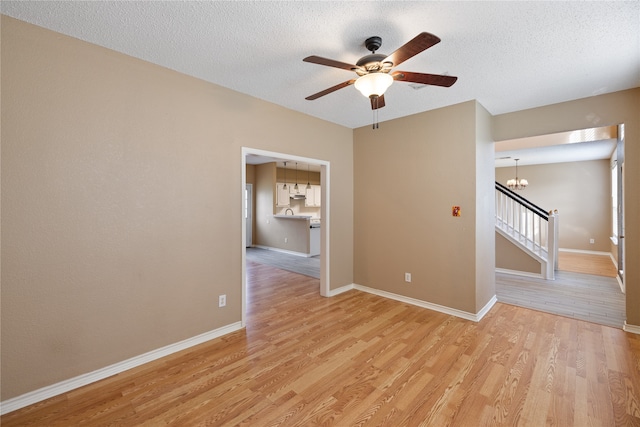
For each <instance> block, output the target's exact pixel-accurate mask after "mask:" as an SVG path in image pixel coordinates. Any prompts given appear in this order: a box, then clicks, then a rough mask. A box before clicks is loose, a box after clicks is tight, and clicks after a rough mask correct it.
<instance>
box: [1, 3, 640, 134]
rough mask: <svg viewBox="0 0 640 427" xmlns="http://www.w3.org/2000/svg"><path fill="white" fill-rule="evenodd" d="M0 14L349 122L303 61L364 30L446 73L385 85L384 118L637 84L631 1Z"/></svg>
mask: <svg viewBox="0 0 640 427" xmlns="http://www.w3.org/2000/svg"><path fill="white" fill-rule="evenodd" d="M0 10H1V11H2V13H3V14H6V15H9V16H12V17H15V18H17V19H21V20H23V21H27V22H31V23H33V24H36V25H40V26H42V27H45V28H49V29H52V30H54V31H57V32H60V33H63V34H67V35H70V36H73V37H77V38H79V39H82V40H86V41H88V42H91V43H94V44H97V45H101V46H105V47H107V48H111V49H114V50H116V51H119V52H123V53H125V54H128V55H131V56H134V57H137V58H141V59H144V60H146V61H149V62H152V63H155V64H159V65H162V66H164V67H168V68H170V69H173V70H177V71H179V72H182V73H185V74H188V75H191V76H195V77H198V78H201V79H203V80H206V81H210V82H212V83H216V84H219V85H221V86H225V87H228V88H231V89H233V90H236V91H239V92H242V93H246V94H249V95H251V96H254V97H257V98H260V99H264V100H266V101H269V102H273V103H275V104H278V105H281V106H284V107H286V108H290V109H292V110H296V111H300V112H303V113H305V114H309V115H311V116H315V117H318V118H321V119H324V120H328V121H330V122H333V123H337V124H340V125H343V126H346V127H349V128H356V127H360V126H365V125H369V124H370V123H371V121H372V112H371V109H370V103H369V100H367V99H365V98H364V97H363V96H362V95H361V94H360V93H358V92H357V91H356V90H355V89H354V88H352V87H347V88H344V89H341V90H339V91H337V92H334V93H332V94H329V95H327V96H324V97H322V98H319V99H317V100H315V101H307V100H305V99H304V98H305V97H306V96H308V95H311V94H313V93H316V92H318V91H320V90H323V89H326V88H328V87H330V86H333V85H336V84H338V83H341V82H343V81H346V80H349V79H351V78H352V77H353V76H354V75H355V74H353V73H352V72H350V71H346V70H341V69H337V68H330V67H325V66H320V65H316V64H310V63H305V62H303V61H302V59H303V58H304V57H306V56H309V55H319V56H323V57H327V58H331V59H335V60H338V61H342V62H347V63H355V62H356V61H357V60H358V59H359V58H360V57H362V56H364V55H366V54H368V53H369V52H368V51H366V49H365V47H364V40H365V39H366V38H368V37H370V36H374V35H377V36H380V37H382V47H381V49H380V50H379V53H386V54H389V53H391V52H392V51H394V50H395V49H397V48H398V47H400V46H401V45H403V44H404V43H406V42H407V41H409V40H410V39H412V38H413V37H414V36H416V35H417V34H418V33H420V32H422V31H427V32H430V33H433V34H435V35H437V36H438V37H440V38H441V39H442V42H440V43H439V44H437V45H435V46H433V47H431V48H430V49H428V50H426V51H424V52H422V53H420V54H418V55H417V56H415V57H413V58H411V59H409V60H407V61H406V62H404V63H403V64H401V65H400V66H399V67H398V69H401V70H405V71H416V72H425V73H433V74H449V75H454V76H457V77H458V81H457V82H456V83H455V84H454V85H453V86H452V87H450V88H442V87H435V86H428V87H424V86H423V87H422V88H420V89H419V90H417V89H415V88H414V87H413V85H410V84H407V83H403V82H395V83H394V84H393V85H392V87H390V88H389V89H388V91H387V93H386V94H385V99H386V107H384V108H382V109H381V110H380V111H379V121H380V122H384V121H385V120H390V119H394V118H398V117H403V116H407V115H411V114H415V113H419V112H423V111H428V110H432V109H435V108H440V107H443V106H447V105H452V104H456V103H459V102H463V101H468V100H473V99H477V100H478V101H479V102H480V103H481V104H482V105H483V106H484V107H485V108H487V110H489V112H490V113H491V114H494V115H495V114H501V113H507V112H511V111H517V110H522V109H527V108H532V107H537V106H541V105H548V104H552V103H557V102H562V101H568V100H573V99H578V98H583V97H588V96H593V95H599V94H602V93H608V92H614V91H619V90H624V89H629V88H633V87H638V86H640V2H638V1H630V2H622V1H620V2H618V1H616V2H537V1H533V2H527V1H513V2H506V1H503V2H454V1H448V2H429V1H423V2H404V1H363V2H360V1H350V2H342V1H340V2H329V1H318V2H316V1H314V2H310V1H255V2H249V1H224V2H223V1H208V2H206V1H205V2H179V1H168V2H159V1H153V2H152V1H106V2H102V1H87V2H75V1H48V2H36V1H7V0H4V1H2V2H0Z"/></svg>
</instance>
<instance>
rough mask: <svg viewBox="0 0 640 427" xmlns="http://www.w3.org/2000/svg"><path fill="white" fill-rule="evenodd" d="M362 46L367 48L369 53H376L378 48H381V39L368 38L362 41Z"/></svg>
mask: <svg viewBox="0 0 640 427" xmlns="http://www.w3.org/2000/svg"><path fill="white" fill-rule="evenodd" d="M364 45H365V46H366V47H367V50H369V51H371V53H376V50H378V49H380V46H382V38H381V37H378V36H373V37H369V38H368V39H366V40H365V41H364Z"/></svg>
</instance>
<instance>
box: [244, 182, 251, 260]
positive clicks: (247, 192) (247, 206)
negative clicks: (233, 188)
mask: <svg viewBox="0 0 640 427" xmlns="http://www.w3.org/2000/svg"><path fill="white" fill-rule="evenodd" d="M252 200H253V184H246V186H245V189H244V220H245V222H246V228H247V234H246V237H247V238H246V242H245V246H246V247H248V248H249V247H251V246H252V245H253V203H251V201H252Z"/></svg>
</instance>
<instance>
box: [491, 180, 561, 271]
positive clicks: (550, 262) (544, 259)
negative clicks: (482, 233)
mask: <svg viewBox="0 0 640 427" xmlns="http://www.w3.org/2000/svg"><path fill="white" fill-rule="evenodd" d="M495 200H496V231H497V232H498V233H500V234H501V235H502V236H504V237H505V238H506V239H507V240H509V241H510V242H511V243H513V244H514V245H516V246H517V247H519V248H520V249H521V250H522V251H524V252H525V253H527V254H528V255H529V256H531V257H532V258H534V259H536V260H537V261H538V262H540V266H541V267H540V274H541V275H542V277H543V278H544V279H547V280H554V279H555V270H557V269H558V212H557V211H556V212H551V211H549V212H546V211H545V210H543V209H542V208H540V207H539V206H536V205H534V204H533V203H531V202H530V201H528V200H527V199H525V198H524V197H522V196H520V195H519V194H517V193H515V192H513V191H511V190H509V189H508V188H507V187H505V186H504V185H502V184H500V183H498V182H496V197H495Z"/></svg>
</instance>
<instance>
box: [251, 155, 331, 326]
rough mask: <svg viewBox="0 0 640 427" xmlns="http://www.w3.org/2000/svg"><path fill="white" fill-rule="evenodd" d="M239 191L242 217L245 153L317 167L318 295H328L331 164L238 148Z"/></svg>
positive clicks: (329, 275)
mask: <svg viewBox="0 0 640 427" xmlns="http://www.w3.org/2000/svg"><path fill="white" fill-rule="evenodd" d="M241 154H242V155H241V164H240V165H241V169H240V170H241V176H242V179H241V181H242V182H241V184H242V186H241V191H242V193H241V194H242V197H241V199H242V202H241V203H242V206H241V212H243V216H244V207H245V206H244V191H245V188H246V184H247V155H249V154H252V155H256V156H262V157H271V158H273V159H274V161H276V159H277V160H278V161H282V160H286V161H294V162H296V161H297V162H301V163H308V164H311V165H318V166H320V185H321V198H322V205H321V207H320V216H321V218H322V227H321V228H320V230H321V231H320V295H321V296H323V297H329V296H331V294H330V289H331V284H330V277H331V274H330V272H331V268H330V264H331V263H330V252H331V244H330V237H329V236H330V235H331V233H330V229H331V214H330V212H331V209H330V206H331V205H330V203H331V197H330V193H331V163H330V162H328V161H326V160H319V159H314V158H311V157H300V156H294V155H291V154H286V153H278V152H275V151H266V150H260V149H257V148H250V147H242V149H241ZM246 223H247V222H246V221H244V218H243V221H242V233H241V239H242V240H241V241H242V261H241V268H242V271H241V274H242V291H241V292H242V318H241V323H242V327H244V326H245V325H246V313H247V248H246V246H245V245H246V243H245V242H246V240H247V238H246V234H247V224H246Z"/></svg>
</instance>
